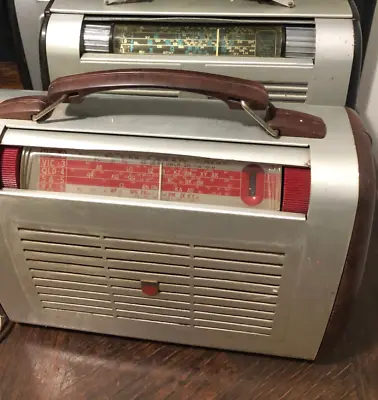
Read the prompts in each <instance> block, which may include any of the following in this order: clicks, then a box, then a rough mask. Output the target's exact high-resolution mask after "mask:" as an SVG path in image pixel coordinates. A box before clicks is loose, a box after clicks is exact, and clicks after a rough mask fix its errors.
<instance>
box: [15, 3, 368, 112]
mask: <svg viewBox="0 0 378 400" xmlns="http://www.w3.org/2000/svg"><path fill="white" fill-rule="evenodd" d="M14 1H15V4H16V6H17V10H19V11H18V13H20V23H19V26H20V30H21V34H22V37H23V40H24V43H25V51H26V52H27V59H28V63H29V66H30V68H31V75H32V79H33V82H36V83H37V85H34V89H38V88H41V86H39V85H40V84H41V81H40V73H42V81H43V85H42V86H43V89H47V87H48V84H49V83H50V81H51V80H54V79H56V78H57V77H60V76H65V75H70V74H76V73H82V72H89V71H97V70H108V69H113V68H114V69H119V68H170V69H182V70H191V71H194V70H195V71H200V72H209V73H215V74H221V75H227V76H234V77H239V78H245V79H253V80H257V81H259V82H261V83H263V84H264V85H265V87H266V88H267V90H268V92H269V96H270V99H271V100H272V101H280V102H283V101H285V102H286V101H288V102H303V103H304V102H307V103H310V104H320V105H338V106H344V105H345V104H346V103H347V104H348V105H349V106H352V107H353V105H354V102H355V97H356V92H357V87H358V81H359V75H360V64H361V54H360V53H361V34H360V26H359V22H358V12H357V11H354V9H353V8H351V6H350V4H349V2H348V0H322V1H308V0H296V1H295V6H294V7H291V8H290V7H285V6H284V5H282V4H284V3H291V2H289V1H286V0H285V1H282V0H280V1H278V2H272V1H270V2H269V1H254V0H233V1H229V0H206V1H201V2H200V3H199V2H198V1H197V0H188V1H177V0H154V1H133V2H130V4H113V5H108V6H107V5H105V4H104V0H86V1H76V0H53V1H50V2H49V3H48V5H47V7H46V10H45V15H44V17H43V18H42V22H41V24H42V27H41V31H40V37H39V57H40V61H41V63H39V61H38V60H37V57H38V47H37V41H38V40H36V19H35V18H31V17H30V10H28V11H27V10H26V8H27V7H26V8H25V0H14ZM27 1H28V2H29V3H30V2H35V0H27ZM18 3H20V4H18ZM37 3H38V4H35V6H34V7H29V8H32V9H33V10H32V11H33V12H34V14H35V13H37V12H39V10H40V9H41V4H42V5H44V6H46V4H47V3H41V2H37ZM278 3H282V4H281V5H280V4H278ZM293 3H294V2H293ZM352 4H353V2H352ZM21 5H23V7H24V8H22V7H20V6H21ZM37 6H38V7H37ZM23 10H24V11H23ZM29 60H30V62H29ZM140 93H141V91H139V94H140ZM144 93H145V91H144ZM348 93H349V98H348ZM180 94H183V92H181V93H180V92H179V91H161V93H160V95H166V96H179V95H180ZM155 95H156V93H155Z"/></svg>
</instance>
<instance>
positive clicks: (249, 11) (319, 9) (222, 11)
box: [51, 0, 352, 18]
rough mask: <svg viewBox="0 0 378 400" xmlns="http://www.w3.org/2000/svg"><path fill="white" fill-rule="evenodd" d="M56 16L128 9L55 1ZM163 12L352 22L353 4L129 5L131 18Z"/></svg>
mask: <svg viewBox="0 0 378 400" xmlns="http://www.w3.org/2000/svg"><path fill="white" fill-rule="evenodd" d="M51 10H52V12H57V13H77V12H81V13H85V14H91V15H106V14H110V15H123V14H125V9H124V7H119V6H117V5H110V6H107V5H105V4H104V3H103V2H99V1H96V0H86V1H85V2H79V3H78V2H77V1H76V0H55V1H54V3H53V4H52V6H51ZM162 10H167V11H166V13H165V14H166V15H170V16H183V15H187V16H212V17H226V16H232V17H248V16H251V17H280V18H284V17H290V18H293V17H297V18H306V17H310V18H311V17H313V16H317V15H320V16H324V17H326V18H327V17H334V18H351V17H352V12H351V9H350V7H349V4H348V3H347V2H345V1H343V0H333V1H332V2H331V3H330V2H329V0H318V1H316V2H313V1H307V0H296V7H294V8H287V7H280V6H277V5H273V6H272V5H271V4H267V3H258V2H245V1H243V0H234V1H233V2H230V1H227V0H201V7H198V1H197V0H190V1H186V2H177V1H176V0H155V1H154V2H152V3H150V2H147V3H130V4H128V5H127V14H129V15H156V16H161V13H162Z"/></svg>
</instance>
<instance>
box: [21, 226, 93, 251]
mask: <svg viewBox="0 0 378 400" xmlns="http://www.w3.org/2000/svg"><path fill="white" fill-rule="evenodd" d="M19 232H20V238H21V240H22V241H24V240H28V241H34V242H45V243H46V242H47V243H58V244H72V245H80V246H88V247H101V244H100V243H99V239H98V237H96V236H87V235H78V234H68V233H61V232H60V233H59V232H44V231H37V230H31V229H20V230H19Z"/></svg>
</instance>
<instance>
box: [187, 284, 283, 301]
mask: <svg viewBox="0 0 378 400" xmlns="http://www.w3.org/2000/svg"><path fill="white" fill-rule="evenodd" d="M193 293H194V294H195V295H203V296H212V297H221V298H229V299H236V300H245V301H254V302H261V303H272V304H275V303H276V301H277V296H276V295H267V294H263V293H248V292H244V291H243V292H239V291H237V290H230V289H221V288H220V289H216V288H213V287H194V289H193Z"/></svg>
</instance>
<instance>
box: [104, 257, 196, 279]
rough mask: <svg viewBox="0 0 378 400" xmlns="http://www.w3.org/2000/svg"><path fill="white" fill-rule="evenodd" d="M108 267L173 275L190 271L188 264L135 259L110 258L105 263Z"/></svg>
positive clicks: (185, 273)
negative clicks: (118, 259)
mask: <svg viewBox="0 0 378 400" xmlns="http://www.w3.org/2000/svg"><path fill="white" fill-rule="evenodd" d="M107 265H108V267H109V268H112V269H119V270H132V271H140V272H145V271H153V272H155V273H162V274H173V275H188V274H189V273H190V270H189V268H190V267H189V266H184V267H183V266H179V265H167V264H158V263H147V262H135V261H114V260H110V261H108V263H107Z"/></svg>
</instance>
